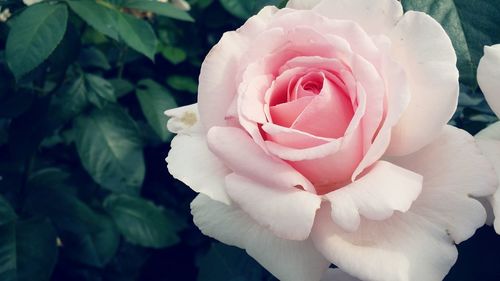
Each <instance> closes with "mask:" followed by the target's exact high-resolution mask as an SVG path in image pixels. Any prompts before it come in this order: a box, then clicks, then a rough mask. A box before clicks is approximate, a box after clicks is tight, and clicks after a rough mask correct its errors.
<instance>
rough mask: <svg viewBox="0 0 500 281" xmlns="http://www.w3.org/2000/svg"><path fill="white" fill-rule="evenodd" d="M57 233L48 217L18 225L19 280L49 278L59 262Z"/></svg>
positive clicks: (27, 280)
mask: <svg viewBox="0 0 500 281" xmlns="http://www.w3.org/2000/svg"><path fill="white" fill-rule="evenodd" d="M56 240H57V235H56V231H55V229H54V227H53V226H52V224H51V223H50V221H49V220H47V219H34V220H28V221H23V222H19V223H18V224H17V225H16V242H17V280H18V281H22V280H26V281H31V280H40V281H43V280H49V279H50V276H51V274H52V270H53V269H54V266H55V265H56V262H57V255H58V249H57V242H56Z"/></svg>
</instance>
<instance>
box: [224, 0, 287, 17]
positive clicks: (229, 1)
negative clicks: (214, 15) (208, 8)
mask: <svg viewBox="0 0 500 281" xmlns="http://www.w3.org/2000/svg"><path fill="white" fill-rule="evenodd" d="M219 2H220V3H221V4H222V6H223V7H224V9H226V11H228V12H229V13H230V14H232V15H233V16H235V17H238V18H240V19H243V20H246V19H248V18H249V17H251V16H253V15H255V14H257V13H258V12H259V11H260V10H261V9H262V8H263V7H264V6H268V5H274V6H277V5H279V4H280V3H281V0H252V1H241V0H219Z"/></svg>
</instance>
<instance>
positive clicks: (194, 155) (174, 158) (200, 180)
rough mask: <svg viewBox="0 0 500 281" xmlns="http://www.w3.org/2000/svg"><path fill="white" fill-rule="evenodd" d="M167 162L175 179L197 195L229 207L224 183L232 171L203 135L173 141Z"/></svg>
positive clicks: (175, 138)
mask: <svg viewBox="0 0 500 281" xmlns="http://www.w3.org/2000/svg"><path fill="white" fill-rule="evenodd" d="M170 145H171V147H172V148H171V149H170V151H169V153H168V157H167V159H165V160H166V161H167V163H168V166H167V167H168V171H169V172H170V174H172V176H173V177H174V178H176V179H178V180H180V181H182V182H183V183H185V184H186V185H187V186H189V187H190V188H191V189H193V190H194V191H196V192H200V193H203V194H205V195H207V196H209V197H210V198H212V199H214V200H217V201H220V202H223V203H226V204H229V203H230V201H231V200H230V199H229V197H228V196H227V194H226V191H225V190H224V186H225V183H224V179H225V177H226V175H227V174H229V173H230V171H229V169H227V168H226V166H225V165H224V164H223V163H222V162H221V161H220V160H219V159H218V158H217V157H216V156H215V155H213V154H212V152H210V150H209V149H208V146H207V141H206V139H205V138H204V137H202V136H200V135H192V136H188V135H182V134H181V135H177V136H175V137H174V139H173V140H172V143H171V144H170Z"/></svg>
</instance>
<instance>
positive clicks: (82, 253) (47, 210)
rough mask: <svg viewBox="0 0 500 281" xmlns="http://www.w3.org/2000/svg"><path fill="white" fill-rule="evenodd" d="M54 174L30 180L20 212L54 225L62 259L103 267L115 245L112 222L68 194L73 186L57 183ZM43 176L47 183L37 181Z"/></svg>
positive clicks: (48, 173)
mask: <svg viewBox="0 0 500 281" xmlns="http://www.w3.org/2000/svg"><path fill="white" fill-rule="evenodd" d="M54 173H57V172H56V171H44V172H41V173H40V175H38V176H37V178H33V179H31V180H30V186H29V187H30V188H29V190H28V192H29V193H28V196H27V199H26V204H25V207H24V210H25V211H26V212H28V213H30V214H38V215H45V216H48V217H50V218H51V220H52V221H54V224H55V225H56V227H57V230H58V233H59V235H60V239H61V241H62V244H63V248H62V254H63V255H64V256H67V257H68V258H70V259H71V260H74V261H77V262H80V263H83V264H86V265H90V266H95V267H103V266H105V265H106V264H107V263H108V262H109V261H110V260H111V258H112V257H113V256H114V255H115V253H116V251H117V248H118V244H119V233H118V231H117V230H116V228H115V227H114V224H113V222H112V220H111V219H110V218H109V217H108V216H105V215H103V214H100V213H97V212H95V211H94V210H92V209H91V208H90V207H89V206H87V205H86V204H85V203H84V202H82V201H80V200H79V199H78V198H77V197H75V196H74V195H73V194H70V193H69V192H68V190H69V189H70V186H71V185H70V184H73V185H74V184H75V183H71V182H66V181H64V180H62V179H58V177H54V175H51V174H54ZM47 176H48V177H49V178H50V179H48V180H47V179H46V180H40V179H41V177H47ZM85 187H87V186H85ZM55 202H57V204H55Z"/></svg>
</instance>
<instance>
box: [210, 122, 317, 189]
mask: <svg viewBox="0 0 500 281" xmlns="http://www.w3.org/2000/svg"><path fill="white" fill-rule="evenodd" d="M207 138H208V146H209V148H210V150H211V151H212V152H213V153H214V154H215V155H217V157H219V159H221V161H222V162H224V164H225V165H226V166H227V167H228V168H229V169H231V170H232V171H233V172H235V173H237V174H238V175H241V176H245V177H247V178H249V179H251V180H253V181H255V182H258V183H261V184H264V185H266V186H274V187H280V188H288V189H296V187H297V186H301V187H302V188H303V189H305V190H307V191H312V192H314V188H313V186H312V185H311V183H310V182H309V181H308V180H307V179H306V178H304V177H303V176H302V175H301V174H299V173H298V172H297V171H296V170H295V169H293V168H292V167H290V166H289V165H288V164H286V163H285V162H284V161H282V160H280V159H278V158H276V157H272V156H270V155H267V154H266V153H265V152H264V151H263V150H262V149H261V148H260V147H259V146H258V145H257V144H256V143H255V142H254V141H253V140H252V139H251V138H250V136H248V135H247V134H246V133H245V132H244V131H243V130H241V129H238V128H229V127H212V128H211V129H210V130H209V131H208V135H207ZM269 175H273V176H272V177H271V176H269Z"/></svg>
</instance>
